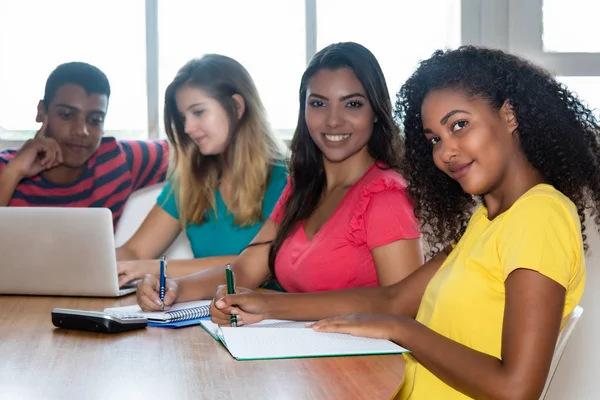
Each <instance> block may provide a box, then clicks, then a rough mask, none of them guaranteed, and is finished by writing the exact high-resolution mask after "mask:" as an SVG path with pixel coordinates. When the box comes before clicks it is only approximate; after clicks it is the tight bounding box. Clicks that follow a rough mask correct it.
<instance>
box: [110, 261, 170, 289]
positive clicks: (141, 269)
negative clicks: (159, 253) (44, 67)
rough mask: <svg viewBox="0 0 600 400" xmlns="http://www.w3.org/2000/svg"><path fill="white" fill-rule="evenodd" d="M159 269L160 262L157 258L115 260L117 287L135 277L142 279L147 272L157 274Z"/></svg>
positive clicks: (135, 278)
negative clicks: (117, 278)
mask: <svg viewBox="0 0 600 400" xmlns="http://www.w3.org/2000/svg"><path fill="white" fill-rule="evenodd" d="M159 269H160V262H159V261H158V260H135V261H119V262H117V272H118V273H119V287H122V286H123V285H125V284H126V283H129V282H132V281H135V280H137V279H142V278H143V277H145V276H146V275H147V274H151V275H155V276H157V275H158V273H159Z"/></svg>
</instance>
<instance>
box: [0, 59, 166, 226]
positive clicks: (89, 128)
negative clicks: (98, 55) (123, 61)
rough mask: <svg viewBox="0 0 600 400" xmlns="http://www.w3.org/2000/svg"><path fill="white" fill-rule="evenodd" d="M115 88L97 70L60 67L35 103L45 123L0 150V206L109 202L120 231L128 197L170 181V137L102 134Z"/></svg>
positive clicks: (76, 64)
mask: <svg viewBox="0 0 600 400" xmlns="http://www.w3.org/2000/svg"><path fill="white" fill-rule="evenodd" d="M109 97H110V85H109V82H108V79H107V77H106V75H105V74H104V73H103V72H102V71H100V70H99V69H98V68H96V67H94V66H92V65H90V64H86V63H81V62H72V63H66V64H61V65H60V66H58V67H57V68H56V69H55V70H54V71H53V72H52V73H51V74H50V76H49V77H48V80H47V82H46V89H45V92H44V99H43V100H41V101H40V102H39V104H38V113H37V118H36V120H37V122H41V123H42V127H41V128H40V130H39V131H38V132H37V134H36V135H35V137H34V138H33V139H30V140H28V141H27V142H26V143H25V144H24V145H23V147H21V149H19V150H11V149H9V150H4V151H0V206H38V207H107V208H109V209H110V210H111V211H112V214H113V224H114V227H115V229H116V227H117V224H118V222H119V218H120V217H121V213H122V212H123V208H124V206H125V202H126V200H127V198H128V197H129V195H131V193H133V192H134V191H135V190H137V189H140V188H143V187H146V186H150V185H153V184H155V183H158V182H161V181H163V180H164V179H165V175H166V171H167V167H168V163H169V155H168V153H169V149H168V144H167V141H166V140H157V141H139V140H116V139H115V138H112V137H103V135H104V118H105V116H106V112H107V108H108V100H109Z"/></svg>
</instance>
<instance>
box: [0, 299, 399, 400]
mask: <svg viewBox="0 0 600 400" xmlns="http://www.w3.org/2000/svg"><path fill="white" fill-rule="evenodd" d="M134 303H135V297H134V296H131V295H130V296H127V297H125V298H122V299H99V298H64V297H35V296H31V297H28V296H0V399H11V400H12V399H22V400H26V399H68V400H70V399H77V400H79V399H94V400H95V399H128V400H130V399H145V400H150V399H154V398H164V399H219V400H224V399H257V398H260V399H278V400H280V399H389V398H390V396H391V395H392V394H393V393H394V391H395V390H396V388H397V387H398V385H399V384H400V382H401V381H402V378H403V375H404V360H403V358H402V356H399V355H385V356H362V357H330V358H310V359H295V360H269V361H236V360H235V359H233V358H232V357H231V356H230V354H229V353H228V352H227V350H225V348H224V347H222V345H221V344H220V343H219V342H217V341H216V340H214V339H213V338H212V337H211V336H210V335H208V333H206V332H205V331H204V330H203V329H202V328H201V327H199V326H193V327H187V328H181V329H177V330H173V329H165V328H147V329H142V330H137V331H131V332H125V333H119V334H101V333H90V332H81V331H69V330H63V329H57V328H55V327H54V326H53V325H52V321H51V315H50V313H51V310H52V308H54V307H61V308H75V309H81V310H97V311H101V310H103V309H104V308H105V307H118V306H125V305H130V304H134Z"/></svg>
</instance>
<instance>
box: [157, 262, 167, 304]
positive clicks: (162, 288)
mask: <svg viewBox="0 0 600 400" xmlns="http://www.w3.org/2000/svg"><path fill="white" fill-rule="evenodd" d="M166 283H167V260H165V256H162V257H161V258H160V289H159V294H160V301H161V303H162V304H161V305H160V309H161V310H164V308H165V285H166Z"/></svg>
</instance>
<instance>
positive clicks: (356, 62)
mask: <svg viewBox="0 0 600 400" xmlns="http://www.w3.org/2000/svg"><path fill="white" fill-rule="evenodd" d="M339 68H350V69H351V70H352V71H353V72H354V74H355V75H356V78H357V79H358V80H359V81H360V83H361V84H362V85H363V87H364V89H365V92H366V93H367V100H368V101H369V103H370V105H371V107H372V108H373V111H374V113H375V116H376V117H377V119H376V121H377V122H376V123H375V124H374V126H373V133H372V135H371V138H370V140H369V142H368V144H367V149H368V151H369V154H370V155H371V156H372V157H373V158H374V159H375V160H376V161H379V162H382V163H383V164H385V165H386V166H387V167H389V168H393V169H398V168H399V165H400V158H401V148H402V141H401V139H400V135H399V129H398V127H397V125H396V124H395V121H394V117H393V113H392V102H391V99H390V95H389V92H388V88H387V84H386V82H385V77H384V76H383V71H382V70H381V67H380V66H379V63H378V62H377V59H376V58H375V56H374V55H373V53H371V52H370V51H369V50H368V49H367V48H365V47H364V46H361V45H360V44H357V43H352V42H344V43H335V44H332V45H329V46H327V47H325V48H324V49H322V50H321V51H319V52H318V53H317V54H315V56H314V57H313V59H312V60H311V62H310V64H309V65H308V68H307V69H306V71H305V72H304V74H303V75H302V80H301V82H300V112H299V113H298V124H297V125H296V131H295V132H294V138H293V139H292V143H291V146H290V147H291V157H290V162H289V171H290V182H291V188H292V190H291V194H290V196H289V198H288V199H287V201H286V204H285V215H284V217H283V220H282V221H281V224H280V226H279V231H278V233H277V236H276V237H275V239H274V240H273V242H272V244H271V248H270V250H269V269H270V270H271V276H272V277H273V278H275V259H276V257H277V252H278V251H279V249H280V248H281V245H282V244H283V242H284V241H285V239H286V238H287V237H288V236H289V234H290V233H291V231H292V230H293V229H294V227H295V226H296V225H297V223H298V222H300V221H303V220H305V219H307V218H308V217H309V216H310V215H311V214H312V213H313V212H314V211H315V209H316V208H317V205H318V204H319V201H320V199H321V195H322V193H323V188H324V187H325V171H324V169H323V155H322V153H321V150H319V148H318V147H317V146H316V144H315V143H314V142H313V140H312V138H311V137H310V133H309V131H308V126H307V125H306V121H305V115H306V90H307V86H308V81H309V80H310V78H312V77H313V76H314V75H315V74H316V73H317V72H319V71H321V70H324V69H328V70H336V69H339Z"/></svg>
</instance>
